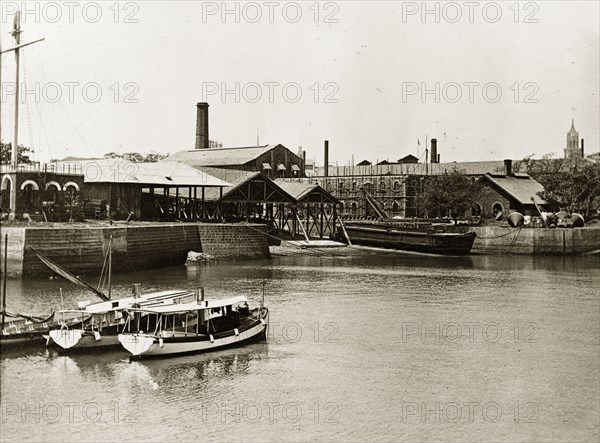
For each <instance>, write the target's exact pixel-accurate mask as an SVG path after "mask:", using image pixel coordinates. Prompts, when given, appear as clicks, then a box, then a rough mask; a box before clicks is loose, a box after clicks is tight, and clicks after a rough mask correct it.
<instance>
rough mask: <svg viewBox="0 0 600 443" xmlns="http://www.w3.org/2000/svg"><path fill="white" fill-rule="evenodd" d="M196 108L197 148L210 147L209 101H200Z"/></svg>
mask: <svg viewBox="0 0 600 443" xmlns="http://www.w3.org/2000/svg"><path fill="white" fill-rule="evenodd" d="M196 108H197V110H196V149H208V103H198V104H196Z"/></svg>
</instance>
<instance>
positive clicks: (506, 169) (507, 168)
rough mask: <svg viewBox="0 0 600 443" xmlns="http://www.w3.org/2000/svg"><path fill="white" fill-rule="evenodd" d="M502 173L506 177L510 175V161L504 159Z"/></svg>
mask: <svg viewBox="0 0 600 443" xmlns="http://www.w3.org/2000/svg"><path fill="white" fill-rule="evenodd" d="M504 173H505V174H506V176H507V177H509V176H511V175H512V160H510V159H506V160H504Z"/></svg>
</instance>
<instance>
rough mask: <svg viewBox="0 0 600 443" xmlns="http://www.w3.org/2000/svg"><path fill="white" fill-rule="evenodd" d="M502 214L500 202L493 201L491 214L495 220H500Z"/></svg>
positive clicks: (502, 209)
mask: <svg viewBox="0 0 600 443" xmlns="http://www.w3.org/2000/svg"><path fill="white" fill-rule="evenodd" d="M503 214H504V208H503V207H502V204H501V203H499V202H496V203H494V204H493V205H492V216H493V217H494V218H495V219H496V220H500V219H501V218H502V215H503Z"/></svg>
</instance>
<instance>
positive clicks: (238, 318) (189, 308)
mask: <svg viewBox="0 0 600 443" xmlns="http://www.w3.org/2000/svg"><path fill="white" fill-rule="evenodd" d="M129 311H130V312H140V313H146V314H148V315H150V316H154V317H155V322H154V323H155V324H156V327H155V328H154V331H152V332H150V331H149V330H148V329H146V332H144V330H143V329H142V325H136V328H135V330H136V332H130V333H123V334H119V337H118V339H119V341H120V342H121V344H122V345H123V347H124V348H125V349H126V350H127V351H128V352H129V353H131V356H132V358H139V357H142V356H144V357H151V356H154V357H159V356H169V355H178V354H187V353H193V352H207V351H213V350H215V349H219V348H224V347H230V346H238V345H241V344H244V343H247V342H250V341H253V340H258V339H261V338H264V337H265V336H266V332H267V328H268V323H269V311H268V309H267V308H266V307H264V306H263V304H262V303H261V307H259V308H255V309H252V310H251V309H249V308H248V299H247V298H246V297H245V296H236V297H231V298H226V299H221V300H199V301H196V302H192V303H185V304H180V305H172V306H157V307H148V308H139V309H131V310H129ZM181 316H184V317H185V318H187V317H188V316H196V318H197V322H196V323H195V324H190V325H188V323H187V322H184V323H183V324H185V327H179V328H178V327H177V326H178V323H179V322H178V318H179V319H181ZM129 318H130V317H129Z"/></svg>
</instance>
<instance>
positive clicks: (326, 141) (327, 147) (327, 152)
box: [324, 140, 329, 178]
mask: <svg viewBox="0 0 600 443" xmlns="http://www.w3.org/2000/svg"><path fill="white" fill-rule="evenodd" d="M324 175H325V178H327V177H329V140H325V174H324Z"/></svg>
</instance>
